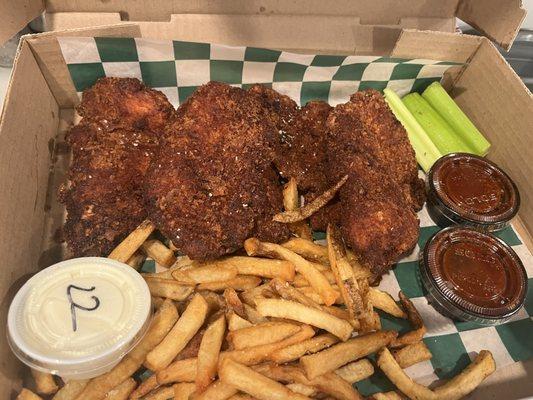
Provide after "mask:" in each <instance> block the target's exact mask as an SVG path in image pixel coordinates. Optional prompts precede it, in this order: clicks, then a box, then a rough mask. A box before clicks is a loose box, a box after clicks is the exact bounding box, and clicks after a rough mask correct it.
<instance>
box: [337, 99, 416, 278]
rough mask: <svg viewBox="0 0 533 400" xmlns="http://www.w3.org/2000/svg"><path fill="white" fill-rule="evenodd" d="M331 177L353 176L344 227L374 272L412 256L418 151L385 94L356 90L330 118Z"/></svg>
mask: <svg viewBox="0 0 533 400" xmlns="http://www.w3.org/2000/svg"><path fill="white" fill-rule="evenodd" d="M327 124H328V128H329V136H328V157H329V158H328V165H329V168H328V170H327V171H328V179H329V181H330V182H336V181H338V179H340V178H341V177H342V176H344V175H345V174H349V179H348V181H347V182H346V184H345V185H344V186H343V187H342V188H341V189H340V191H339V196H340V201H341V207H342V213H343V217H342V219H341V221H340V224H341V231H342V233H343V236H344V239H345V240H346V242H347V244H348V245H349V246H350V247H352V248H353V249H354V251H355V252H356V254H358V255H359V256H360V257H361V258H362V260H363V261H364V262H366V263H368V264H369V265H370V266H371V267H372V269H373V271H374V273H376V274H378V275H379V274H382V273H383V272H385V271H386V270H387V269H388V268H390V267H391V265H392V264H394V263H396V262H397V261H398V260H399V259H400V258H401V257H402V256H405V255H406V254H408V253H409V252H410V251H411V250H412V249H413V248H414V246H415V244H416V241H417V239H418V229H419V227H418V226H419V222H418V219H417V216H416V214H415V209H417V208H418V207H420V204H419V199H418V198H416V197H415V196H413V195H412V192H413V190H412V188H417V187H418V185H419V182H418V178H417V166H416V161H415V157H414V151H413V149H412V147H411V145H410V144H409V141H408V139H407V134H406V132H405V130H404V129H403V127H402V126H401V124H400V123H399V122H398V121H397V120H396V119H395V118H394V116H393V114H392V112H391V111H390V109H389V108H388V106H387V105H386V103H385V101H384V100H383V97H382V96H381V95H380V94H379V93H378V92H376V91H374V90H369V91H363V92H358V93H355V94H354V95H353V96H352V97H351V99H350V101H349V102H348V103H345V104H340V105H338V106H336V107H335V109H334V110H333V111H332V112H331V113H330V115H329V118H328V122H327ZM415 190H416V189H415Z"/></svg>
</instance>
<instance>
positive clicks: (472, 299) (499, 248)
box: [420, 226, 527, 325]
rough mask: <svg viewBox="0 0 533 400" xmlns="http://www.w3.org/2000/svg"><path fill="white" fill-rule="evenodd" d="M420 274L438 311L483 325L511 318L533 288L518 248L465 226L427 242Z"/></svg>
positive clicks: (439, 234)
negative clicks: (528, 285) (517, 252)
mask: <svg viewBox="0 0 533 400" xmlns="http://www.w3.org/2000/svg"><path fill="white" fill-rule="evenodd" d="M420 276H421V278H422V282H423V283H424V286H425V287H426V289H427V291H428V292H429V295H430V299H431V300H433V301H432V303H433V305H434V306H435V308H437V310H438V311H440V312H441V313H443V314H446V315H448V316H450V317H452V318H455V319H459V320H463V321H471V322H475V323H478V324H481V325H497V324H501V323H503V322H505V321H507V320H508V319H509V318H511V317H512V316H513V315H514V314H516V313H517V312H518V311H519V310H520V308H521V307H522V306H523V305H524V301H525V297H526V293H527V275H526V271H525V269H524V267H523V265H522V262H521V261H520V258H519V257H518V255H517V254H516V253H515V252H514V250H513V249H512V248H511V247H510V246H508V245H507V244H505V243H504V242H503V241H502V240H500V239H498V238H497V237H495V236H494V235H491V234H487V233H483V232H479V231H477V230H475V229H471V228H466V227H461V226H454V227H449V228H446V229H443V230H442V231H440V232H438V233H437V234H435V236H433V237H432V238H431V239H430V240H429V241H428V242H427V244H426V246H425V248H424V251H423V253H422V254H421V259H420Z"/></svg>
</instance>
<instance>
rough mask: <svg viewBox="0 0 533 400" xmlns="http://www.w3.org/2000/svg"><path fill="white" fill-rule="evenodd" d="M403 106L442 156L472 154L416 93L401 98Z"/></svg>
mask: <svg viewBox="0 0 533 400" xmlns="http://www.w3.org/2000/svg"><path fill="white" fill-rule="evenodd" d="M402 102H403V104H405V106H406V107H407V109H408V110H409V111H411V113H412V114H413V116H414V117H415V119H416V120H417V121H418V123H419V124H420V125H421V126H422V128H424V130H425V131H426V133H427V135H428V136H429V138H430V139H431V141H432V142H433V143H435V146H437V149H439V151H440V152H441V153H442V154H449V153H460V152H466V153H472V149H470V147H468V145H467V144H466V143H464V142H463V141H462V140H461V138H460V137H459V135H457V134H456V133H455V132H454V131H453V129H452V128H451V127H450V125H448V124H447V122H446V121H445V120H444V119H443V118H442V117H441V116H440V115H439V113H438V112H437V111H435V110H434V109H433V107H431V106H430V105H429V103H428V102H427V101H426V100H424V99H423V98H422V96H420V94H418V93H409V94H408V95H407V96H404V97H403V98H402Z"/></svg>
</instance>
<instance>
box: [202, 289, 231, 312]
mask: <svg viewBox="0 0 533 400" xmlns="http://www.w3.org/2000/svg"><path fill="white" fill-rule="evenodd" d="M196 292H197V293H199V294H201V295H202V297H203V298H204V299H205V301H207V304H209V309H210V310H213V311H219V310H224V309H225V308H226V301H225V300H224V297H222V296H221V295H220V294H218V293H214V292H210V291H209V290H197V291H196Z"/></svg>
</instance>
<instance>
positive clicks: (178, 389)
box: [172, 383, 196, 400]
mask: <svg viewBox="0 0 533 400" xmlns="http://www.w3.org/2000/svg"><path fill="white" fill-rule="evenodd" d="M172 387H173V388H174V398H173V399H174V400H189V398H190V396H191V395H192V394H193V393H194V391H195V389H196V385H195V384H194V383H176V384H175V385H174V386H172Z"/></svg>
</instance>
